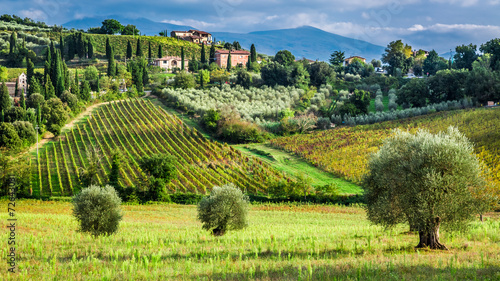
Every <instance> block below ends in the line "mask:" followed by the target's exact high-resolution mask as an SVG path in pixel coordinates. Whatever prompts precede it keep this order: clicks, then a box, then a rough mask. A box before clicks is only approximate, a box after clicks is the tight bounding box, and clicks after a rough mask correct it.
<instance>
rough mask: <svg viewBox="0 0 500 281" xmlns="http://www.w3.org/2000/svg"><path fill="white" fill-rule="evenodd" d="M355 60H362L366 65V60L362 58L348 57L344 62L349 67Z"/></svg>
mask: <svg viewBox="0 0 500 281" xmlns="http://www.w3.org/2000/svg"><path fill="white" fill-rule="evenodd" d="M354 59H359V60H361V61H362V62H363V63H366V59H365V58H363V57H360V56H352V57H348V58H346V59H345V60H344V63H345V66H348V65H349V64H351V63H352V61H353V60H354Z"/></svg>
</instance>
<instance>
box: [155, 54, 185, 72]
mask: <svg viewBox="0 0 500 281" xmlns="http://www.w3.org/2000/svg"><path fill="white" fill-rule="evenodd" d="M188 63H189V60H187V59H184V70H186V71H187V70H188ZM153 65H155V66H159V67H161V68H163V69H165V70H166V71H172V69H174V68H181V67H182V59H181V57H176V56H166V57H163V58H159V59H155V60H154V61H153Z"/></svg>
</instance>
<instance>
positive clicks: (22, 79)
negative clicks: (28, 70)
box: [5, 73, 28, 97]
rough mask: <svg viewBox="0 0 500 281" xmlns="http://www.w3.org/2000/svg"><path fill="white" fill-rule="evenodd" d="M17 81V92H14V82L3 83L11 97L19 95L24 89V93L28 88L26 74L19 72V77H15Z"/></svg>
mask: <svg viewBox="0 0 500 281" xmlns="http://www.w3.org/2000/svg"><path fill="white" fill-rule="evenodd" d="M17 83H18V86H17V87H18V92H17V93H15V91H16V82H6V83H5V85H6V86H7V89H9V95H10V96H11V97H17V96H20V94H21V93H22V91H23V89H24V93H25V94H26V92H27V90H28V80H27V76H26V74H24V73H21V75H19V77H17Z"/></svg>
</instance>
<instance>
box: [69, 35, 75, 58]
mask: <svg viewBox="0 0 500 281" xmlns="http://www.w3.org/2000/svg"><path fill="white" fill-rule="evenodd" d="M74 58H75V36H74V35H70V36H68V60H72V59H74Z"/></svg>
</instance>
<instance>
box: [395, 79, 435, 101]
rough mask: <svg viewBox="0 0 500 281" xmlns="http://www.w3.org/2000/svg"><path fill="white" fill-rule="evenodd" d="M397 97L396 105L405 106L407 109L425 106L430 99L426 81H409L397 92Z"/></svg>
mask: <svg viewBox="0 0 500 281" xmlns="http://www.w3.org/2000/svg"><path fill="white" fill-rule="evenodd" d="M397 97H398V98H397V103H398V104H406V105H408V107H411V106H413V107H422V106H426V105H427V103H428V99H429V98H430V92H429V87H428V85H427V81H426V80H425V79H411V80H410V81H409V82H408V83H406V85H404V86H403V87H401V88H400V89H399V90H398V95H397Z"/></svg>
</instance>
